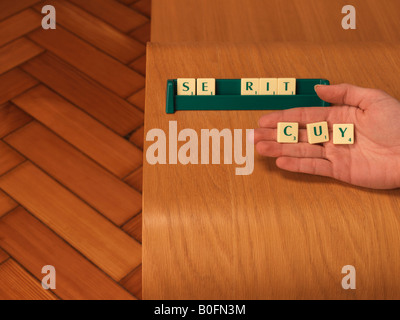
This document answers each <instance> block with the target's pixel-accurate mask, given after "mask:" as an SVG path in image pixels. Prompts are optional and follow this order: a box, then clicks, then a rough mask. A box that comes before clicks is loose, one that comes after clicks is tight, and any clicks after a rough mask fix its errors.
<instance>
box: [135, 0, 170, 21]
mask: <svg viewBox="0 0 400 320" xmlns="http://www.w3.org/2000/svg"><path fill="white" fill-rule="evenodd" d="M172 5H174V4H172ZM131 7H132V8H133V9H135V10H137V11H139V12H141V13H142V14H144V15H145V16H147V17H150V16H151V8H152V0H139V1H136V2H135V3H133V4H132V5H131Z"/></svg>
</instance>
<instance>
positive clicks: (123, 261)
mask: <svg viewBox="0 0 400 320" xmlns="http://www.w3.org/2000/svg"><path fill="white" fill-rule="evenodd" d="M0 188H1V189H3V190H4V191H5V192H6V193H7V194H9V195H10V196H11V197H12V198H13V199H14V200H15V201H17V202H18V203H20V204H21V205H22V206H23V207H24V208H26V209H27V210H29V211H30V212H32V214H34V215H35V216H36V217H37V218H39V219H40V220H41V221H42V222H43V223H45V224H46V225H48V226H49V227H50V228H51V229H53V230H54V231H55V232H56V233H57V234H59V235H60V236H61V237H63V238H64V239H65V240H66V241H68V242H69V243H70V244H71V245H72V246H73V247H74V248H76V249H77V250H79V251H80V252H82V253H83V254H84V255H85V256H86V257H87V258H88V259H89V260H91V261H92V262H93V263H94V264H96V265H97V266H99V267H100V268H101V269H103V270H104V271H105V272H106V273H107V274H109V275H110V276H111V277H112V278H113V279H115V280H117V281H118V280H120V279H122V278H123V277H124V276H125V275H126V274H127V273H128V272H129V271H131V270H132V269H134V268H135V267H136V266H138V265H139V264H140V262H141V246H140V244H139V243H138V242H136V241H135V240H133V239H132V238H131V237H129V236H128V235H126V234H125V233H124V232H123V231H121V230H120V229H118V228H117V227H116V226H114V225H113V224H112V223H111V222H109V221H108V220H106V219H105V218H104V217H102V216H101V215H99V214H98V213H97V212H96V211H94V210H93V209H92V208H91V207H89V206H88V205H87V204H85V203H84V202H82V201H81V200H79V199H78V198H77V197H75V196H74V195H73V194H72V193H71V192H69V191H68V190H67V189H65V188H64V187H63V186H61V185H60V184H58V183H57V182H56V181H54V180H53V179H52V178H50V177H49V176H48V175H46V174H45V173H44V172H43V171H41V170H39V169H38V168H37V167H35V166H34V165H32V164H31V163H29V162H26V163H24V164H22V165H20V166H19V167H18V168H16V169H14V170H13V171H11V172H10V173H8V174H7V175H4V176H2V177H1V178H0ZM44 199H46V201H43V200H44Z"/></svg>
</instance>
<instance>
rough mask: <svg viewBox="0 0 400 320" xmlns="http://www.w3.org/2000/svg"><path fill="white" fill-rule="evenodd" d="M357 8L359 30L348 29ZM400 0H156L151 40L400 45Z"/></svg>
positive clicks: (153, 7) (154, 2)
mask: <svg viewBox="0 0 400 320" xmlns="http://www.w3.org/2000/svg"><path fill="white" fill-rule="evenodd" d="M348 4H352V5H353V6H354V7H355V8H356V12H357V30H343V29H342V27H341V21H342V19H343V17H344V16H345V14H342V8H343V6H345V5H348ZM399 12H400V1H398V0H385V1H381V0H353V1H350V2H349V1H347V0H335V1H324V0H301V1H299V0H285V1H282V0H251V1H250V0H217V1H216V0H168V1H165V0H153V4H152V17H153V19H152V25H151V41H153V42H192V41H193V42H194V41H222V42H242V41H313V42H316V43H326V42H336V41H389V42H398V41H400V19H399V18H398V16H399Z"/></svg>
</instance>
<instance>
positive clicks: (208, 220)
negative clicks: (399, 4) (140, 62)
mask: <svg viewBox="0 0 400 320" xmlns="http://www.w3.org/2000/svg"><path fill="white" fill-rule="evenodd" d="M399 72H400V45H397V46H396V45H388V44H378V43H372V44H342V45H328V44H326V45H312V44H279V43H276V44H270V43H269V44H264V43H259V44H224V45H222V44H219V45H218V44H211V43H210V44H175V45H174V44H164V45H162V44H156V43H153V44H149V45H148V51H147V87H146V112H145V133H146V132H147V131H148V130H150V129H152V128H161V129H163V130H164V131H165V132H166V133H167V134H168V123H169V121H171V120H176V121H177V123H178V131H179V130H182V129H184V128H192V129H195V130H196V132H197V133H198V134H199V136H200V129H211V128H217V129H219V130H222V129H223V128H230V129H246V128H255V127H256V126H257V120H258V118H259V117H260V116H261V115H262V114H264V113H265V112H262V111H206V112H205V111H187V112H184V111H181V112H176V113H175V114H172V115H167V114H166V113H165V89H166V81H167V79H171V78H178V77H193V78H198V77H214V78H241V77H265V76H268V77H283V76H287V77H297V78H320V77H321V78H327V79H329V80H330V81H331V82H332V83H341V82H349V83H354V84H358V85H361V86H366V87H376V88H381V89H384V90H386V91H387V92H389V93H390V94H392V95H394V96H396V97H397V98H400V78H399V76H398V75H399ZM167 139H168V136H167ZM151 143H152V142H146V141H145V149H144V150H145V151H146V149H147V148H148V147H149V145H150V144H151ZM181 144H182V143H181ZM178 146H179V145H178ZM235 167H236V165H224V164H221V165H186V166H184V165H180V164H177V165H149V164H148V163H147V162H146V160H145V161H144V181H143V182H144V185H143V195H144V199H143V218H144V223H143V227H144V229H143V239H144V240H143V297H144V299H270V298H277V299H280V298H302V299H305V298H328V299H332V298H344V299H362V298H396V299H399V298H400V275H399V272H398V271H399V270H400V250H399V245H400V201H399V195H400V191H399V190H392V191H374V190H367V189H362V188H358V187H353V186H350V185H347V184H344V183H340V182H337V181H335V180H332V179H328V178H323V177H317V176H309V175H304V174H296V173H288V172H284V171H281V170H279V169H277V168H276V166H275V161H274V159H265V158H261V157H259V156H257V155H256V158H255V169H254V172H253V174H252V175H249V176H236V175H235ZM345 265H353V266H355V268H356V272H357V289H356V290H343V289H342V287H341V280H342V278H343V277H344V275H343V274H341V270H342V267H343V266H345Z"/></svg>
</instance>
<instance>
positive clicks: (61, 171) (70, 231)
mask: <svg viewBox="0 0 400 320" xmlns="http://www.w3.org/2000/svg"><path fill="white" fill-rule="evenodd" d="M150 1H151V0H136V1H135V0H85V1H81V0H69V1H66V0H46V1H40V0H18V1H15V0H1V1H0V299H141V296H142V293H141V291H142V290H141V287H142V283H141V277H142V276H141V274H142V268H141V259H142V252H141V251H142V248H141V241H142V215H141V210H142V199H141V192H142V158H143V151H142V148H143V112H144V92H145V88H144V86H145V75H146V55H145V54H146V42H147V41H149V40H150V8H151V3H150ZM46 4H51V5H54V6H55V8H56V12H57V16H56V17H57V29H56V30H43V29H42V27H41V21H42V18H43V16H44V15H43V14H41V9H42V7H43V6H44V5H46ZM45 265H53V266H54V267H55V268H56V275H57V276H56V281H57V282H56V286H57V287H56V289H55V290H44V289H43V288H42V286H41V281H42V278H43V277H44V276H45V275H44V274H42V273H41V271H42V267H43V266H45Z"/></svg>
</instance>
